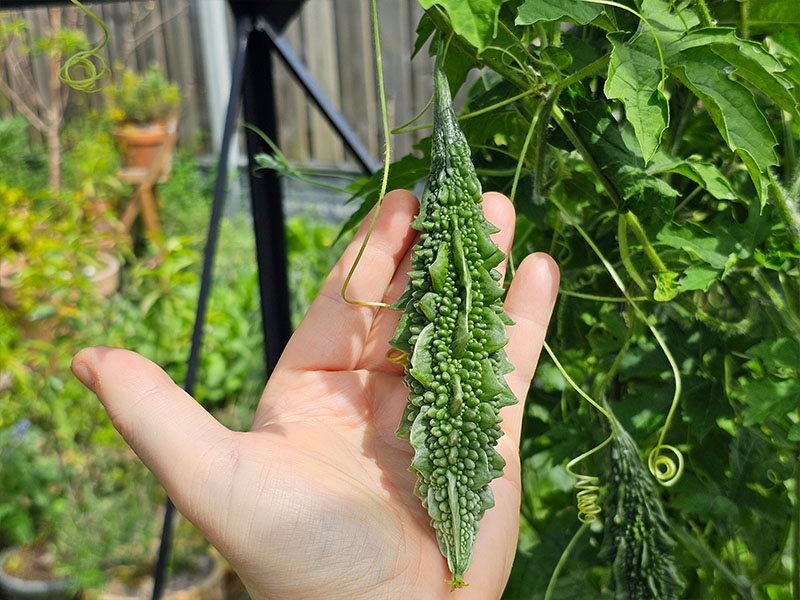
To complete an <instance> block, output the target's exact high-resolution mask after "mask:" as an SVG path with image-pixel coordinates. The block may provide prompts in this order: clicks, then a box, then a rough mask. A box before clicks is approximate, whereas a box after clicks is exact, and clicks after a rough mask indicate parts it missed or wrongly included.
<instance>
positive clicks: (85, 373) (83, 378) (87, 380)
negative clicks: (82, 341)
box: [72, 362, 96, 393]
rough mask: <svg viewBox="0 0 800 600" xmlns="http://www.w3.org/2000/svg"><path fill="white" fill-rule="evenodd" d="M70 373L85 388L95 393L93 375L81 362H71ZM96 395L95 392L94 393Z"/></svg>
mask: <svg viewBox="0 0 800 600" xmlns="http://www.w3.org/2000/svg"><path fill="white" fill-rule="evenodd" d="M72 372H73V373H74V374H75V377H77V378H78V380H79V381H80V382H81V383H82V384H83V385H85V386H86V387H87V388H89V389H90V390H92V392H95V389H94V386H95V380H94V373H92V370H91V369H90V368H89V367H88V366H87V365H86V363H83V362H73V363H72ZM95 393H96V392H95Z"/></svg>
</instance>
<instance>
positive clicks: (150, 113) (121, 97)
mask: <svg viewBox="0 0 800 600" xmlns="http://www.w3.org/2000/svg"><path fill="white" fill-rule="evenodd" d="M106 99H107V101H108V104H109V110H110V114H111V116H112V118H113V119H114V120H115V121H117V122H118V126H117V127H116V128H115V129H114V135H115V137H116V138H117V141H118V143H119V146H120V150H121V152H122V157H123V163H124V164H125V166H127V167H135V168H146V167H148V166H149V165H150V162H151V161H152V159H153V156H154V154H155V152H156V151H157V150H158V148H159V147H160V146H161V145H162V144H163V143H164V140H165V139H166V136H167V134H168V133H169V132H172V131H174V130H175V128H176V126H177V117H178V109H179V107H180V101H181V95H180V89H179V88H178V86H177V84H175V83H172V82H170V81H168V80H167V79H166V78H165V77H164V74H163V73H162V71H161V69H160V68H159V67H158V65H155V64H154V65H151V66H150V67H149V68H148V69H147V70H146V71H145V72H144V73H142V74H139V73H136V72H134V71H131V70H124V71H122V76H121V78H120V79H119V80H118V81H117V82H116V83H114V84H112V85H109V86H107V87H106Z"/></svg>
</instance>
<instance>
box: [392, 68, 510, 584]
mask: <svg viewBox="0 0 800 600" xmlns="http://www.w3.org/2000/svg"><path fill="white" fill-rule="evenodd" d="M434 88H435V89H434V104H433V106H434V125H433V134H432V138H433V140H432V149H431V169H430V173H429V176H428V181H427V185H426V188H425V191H424V193H423V195H422V200H421V201H420V209H419V214H418V216H417V217H416V219H415V220H414V222H413V223H412V227H414V228H415V229H417V230H419V231H420V232H421V234H420V239H419V242H418V243H417V244H416V245H415V246H414V253H413V256H412V259H411V268H412V270H411V271H410V273H409V275H410V281H409V284H408V287H407V288H406V290H405V292H404V293H403V296H402V297H401V298H400V300H398V301H397V302H396V303H395V304H394V305H393V308H396V309H403V311H404V312H403V316H402V317H401V319H400V323H399V324H398V327H397V331H396V333H395V335H394V337H393V338H392V340H391V345H393V346H394V347H395V348H397V349H398V350H400V351H402V352H405V353H407V355H408V364H407V366H406V375H405V383H406V386H407V387H408V389H409V397H408V404H407V405H406V408H405V412H404V414H403V418H402V421H401V423H400V425H399V427H398V429H397V435H398V436H399V437H400V438H403V439H407V440H409V441H410V442H411V445H412V446H413V448H414V458H413V461H412V463H411V467H410V468H411V470H412V471H413V472H415V473H416V474H417V476H418V479H417V484H416V487H415V490H414V493H415V494H416V495H417V496H418V497H419V498H420V499H421V500H422V504H423V506H425V507H426V508H427V509H428V513H429V515H430V517H431V524H432V526H433V527H434V529H435V531H436V537H437V540H438V542H439V548H440V550H441V552H442V554H443V555H444V556H445V557H446V558H447V562H448V566H449V567H450V571H451V572H452V574H453V578H452V580H451V581H450V582H449V583H450V584H451V585H452V586H453V587H461V586H463V585H465V584H464V580H463V576H464V572H465V571H466V570H467V569H468V568H469V565H470V562H471V560H472V550H473V546H474V543H475V536H476V533H477V531H478V521H479V520H480V519H481V517H483V514H484V512H485V511H486V510H487V509H489V508H491V507H492V506H494V497H493V495H492V491H491V490H490V489H489V485H488V484H489V482H490V481H491V480H492V479H494V478H496V477H500V476H502V474H503V467H504V466H505V461H504V460H503V458H502V457H501V456H500V454H498V453H497V451H496V450H495V448H494V447H495V445H496V444H497V440H498V439H499V438H500V436H501V435H502V432H501V429H500V425H499V423H500V418H499V417H498V411H499V409H500V408H501V407H503V406H507V405H510V404H514V403H515V402H516V398H515V397H514V394H513V393H512V392H511V390H510V389H509V387H508V385H507V384H506V381H505V378H504V377H503V376H504V375H505V374H506V373H509V372H510V371H511V370H512V369H513V367H512V366H511V363H510V362H509V360H508V358H507V357H506V354H505V351H504V350H503V347H504V346H505V345H506V342H507V341H508V338H507V337H506V333H505V326H506V324H510V319H509V318H508V316H507V315H506V313H505V312H504V310H503V306H502V301H501V296H502V295H503V289H502V287H501V286H500V284H499V283H498V280H499V279H500V275H499V273H498V272H497V271H496V270H495V269H494V267H496V266H497V265H498V264H499V263H500V262H501V261H502V260H503V259H504V258H505V254H503V252H501V251H500V250H499V249H498V247H497V245H496V244H495V243H494V242H493V241H492V240H491V239H490V238H489V234H491V233H493V232H496V231H498V230H497V228H496V227H494V226H493V225H492V224H490V223H489V222H488V221H487V220H486V218H485V217H484V215H483V209H482V207H481V188H480V183H479V181H478V178H477V176H476V174H475V169H474V167H473V165H472V162H471V153H470V149H469V145H468V144H467V141H466V138H465V137H464V134H463V133H462V132H461V130H460V129H459V127H458V123H457V121H456V117H455V113H454V112H453V108H452V100H451V96H450V88H449V85H448V82H447V78H446V76H445V74H444V71H443V70H442V68H441V65H440V64H439V61H438V60H437V65H436V67H435V70H434Z"/></svg>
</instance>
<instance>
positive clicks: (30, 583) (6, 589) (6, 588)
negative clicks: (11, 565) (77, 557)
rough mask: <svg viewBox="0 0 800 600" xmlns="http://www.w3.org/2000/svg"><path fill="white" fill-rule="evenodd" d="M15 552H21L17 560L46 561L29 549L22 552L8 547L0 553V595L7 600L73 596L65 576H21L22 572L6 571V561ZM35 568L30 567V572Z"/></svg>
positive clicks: (59, 599)
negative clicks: (48, 577) (42, 577)
mask: <svg viewBox="0 0 800 600" xmlns="http://www.w3.org/2000/svg"><path fill="white" fill-rule="evenodd" d="M17 552H22V554H21V558H20V559H19V560H26V559H28V558H30V559H31V560H34V561H37V562H40V563H41V562H46V557H44V556H36V555H34V554H31V551H24V552H23V551H22V550H19V549H16V548H10V549H8V550H6V551H5V552H3V553H2V554H0V597H2V598H7V599H8V600H68V599H69V598H72V597H73V596H74V591H73V590H71V589H70V586H69V581H68V580H67V579H65V578H61V577H59V578H50V579H41V578H39V579H35V578H34V576H37V577H41V576H40V575H35V574H34V575H31V574H28V575H25V577H23V576H22V574H20V576H18V574H17V573H16V572H15V574H13V575H12V574H11V573H8V572H7V571H6V570H5V565H6V562H7V561H8V559H9V558H10V557H11V556H12V554H15V553H17ZM25 566H28V565H25ZM26 570H27V569H26ZM37 570H38V569H30V571H31V573H33V572H35V571H37ZM45 570H48V569H45ZM21 571H22V569H21Z"/></svg>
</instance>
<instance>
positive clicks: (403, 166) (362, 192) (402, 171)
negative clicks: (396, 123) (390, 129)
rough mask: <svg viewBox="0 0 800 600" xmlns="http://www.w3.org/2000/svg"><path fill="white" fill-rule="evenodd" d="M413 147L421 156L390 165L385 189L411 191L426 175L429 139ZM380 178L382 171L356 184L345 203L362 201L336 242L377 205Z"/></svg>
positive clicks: (341, 230) (405, 157)
mask: <svg viewBox="0 0 800 600" xmlns="http://www.w3.org/2000/svg"><path fill="white" fill-rule="evenodd" d="M414 147H415V148H416V149H417V150H421V151H422V152H423V156H422V157H421V158H420V157H417V156H414V155H413V154H407V155H406V156H404V157H403V158H401V159H400V160H398V161H397V162H394V163H392V166H391V168H390V169H389V182H388V184H387V188H386V189H389V190H395V189H407V190H410V189H413V188H414V185H415V184H416V183H417V182H418V181H420V180H422V179H424V178H425V176H426V175H427V174H428V168H429V165H430V159H429V158H426V157H428V156H430V149H431V141H430V138H425V139H424V140H422V141H420V142H419V143H418V144H416V145H415V146H414ZM382 178H383V169H381V170H380V171H376V172H375V173H373V174H372V175H371V176H370V177H369V178H368V179H366V180H359V182H357V185H358V187H356V188H355V189H354V190H353V195H352V196H350V198H348V200H347V202H353V201H355V200H357V199H359V198H363V200H362V202H361V205H360V206H359V207H358V209H356V211H355V212H354V213H353V214H352V215H351V216H350V218H349V219H347V221H346V222H345V224H344V225H342V228H341V229H340V230H339V234H338V235H337V236H336V241H338V240H339V239H341V237H342V236H343V235H345V234H346V233H347V232H348V231H350V230H351V229H353V228H354V227H357V226H358V225H359V224H360V223H361V221H363V220H364V217H366V216H367V214H368V213H369V211H370V210H372V207H373V206H375V205H376V204H377V203H378V194H379V193H380V189H381V180H382ZM359 184H360V185H359Z"/></svg>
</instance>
